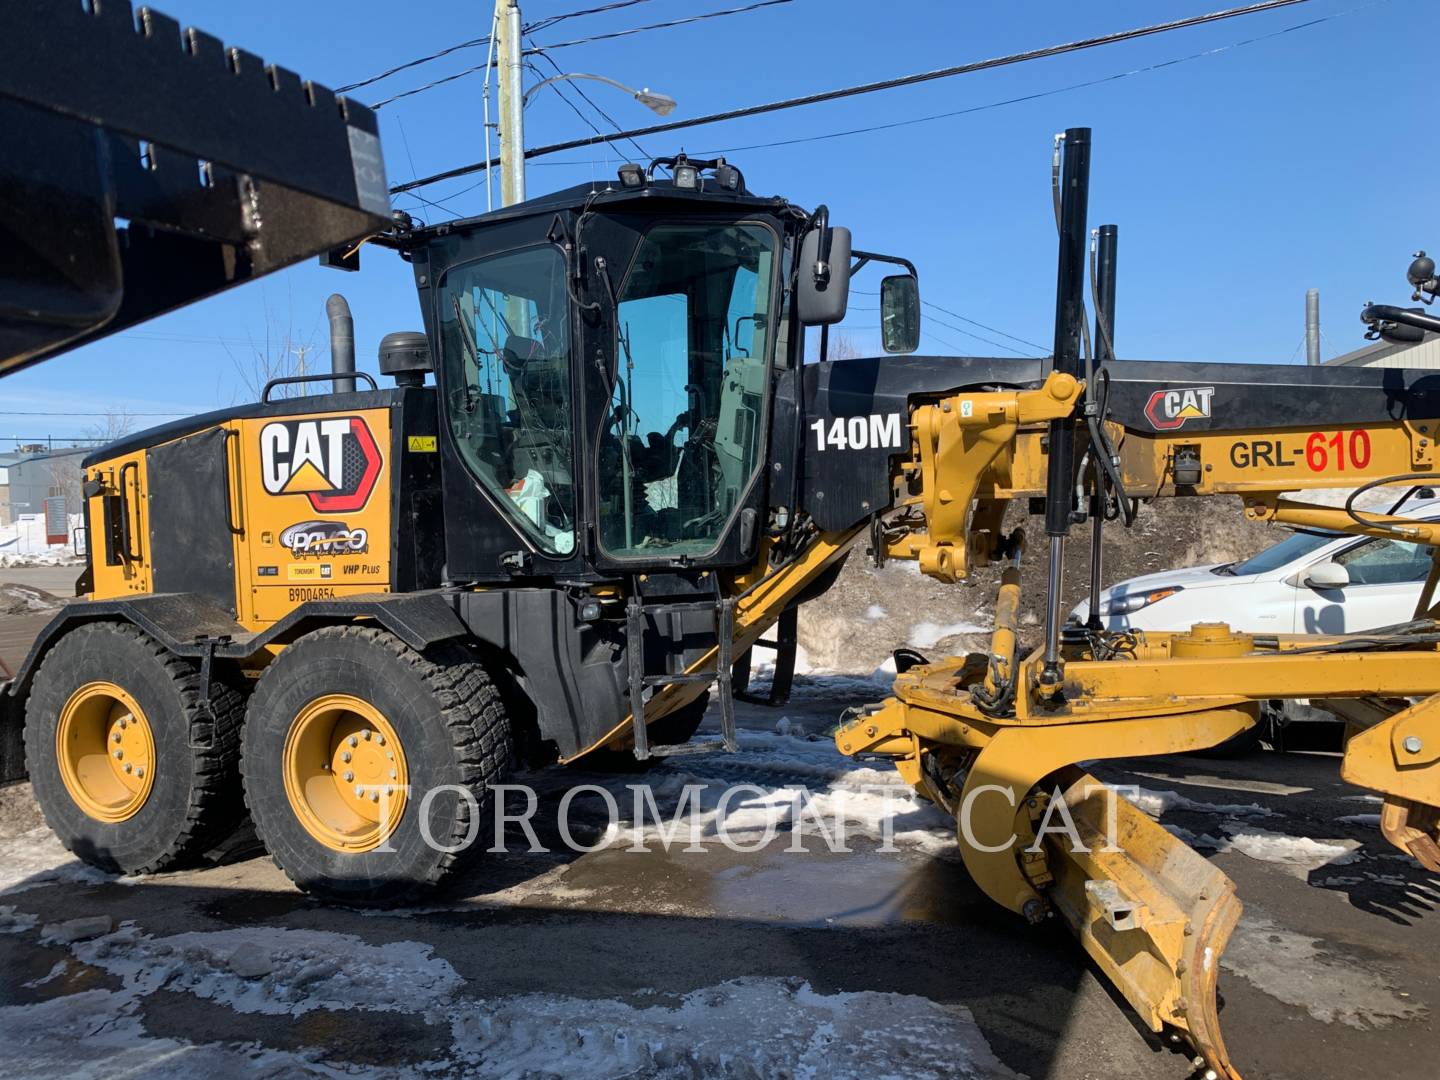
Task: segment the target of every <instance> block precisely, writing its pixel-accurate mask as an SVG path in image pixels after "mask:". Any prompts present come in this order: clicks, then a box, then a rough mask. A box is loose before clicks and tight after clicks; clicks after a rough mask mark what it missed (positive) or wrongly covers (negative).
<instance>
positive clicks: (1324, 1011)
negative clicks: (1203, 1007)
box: [1220, 909, 1428, 1029]
mask: <svg viewBox="0 0 1440 1080" xmlns="http://www.w3.org/2000/svg"><path fill="white" fill-rule="evenodd" d="M1220 965H1221V966H1222V967H1224V968H1225V969H1226V970H1227V971H1231V972H1233V973H1234V974H1236V975H1239V976H1240V977H1241V978H1242V979H1245V980H1246V981H1247V982H1249V983H1251V984H1252V985H1254V987H1255V988H1256V989H1257V990H1260V991H1262V992H1264V993H1266V994H1269V995H1270V996H1271V997H1274V998H1279V999H1280V1000H1281V1001H1283V1002H1285V1003H1286V1004H1288V1005H1295V1006H1298V1007H1299V1008H1302V1009H1304V1010H1305V1011H1306V1012H1308V1013H1309V1014H1310V1015H1311V1016H1313V1017H1314V1018H1315V1019H1316V1020H1320V1021H1322V1022H1324V1023H1327V1024H1334V1023H1341V1024H1344V1025H1346V1026H1347V1027H1353V1028H1361V1029H1363V1028H1375V1027H1385V1026H1386V1025H1388V1024H1390V1023H1391V1022H1393V1021H1395V1020H1413V1019H1417V1018H1419V1017H1423V1016H1425V1015H1426V1013H1427V1012H1428V1010H1427V1009H1426V1007H1425V1006H1424V1005H1423V1004H1421V1003H1420V1002H1418V1001H1416V1000H1414V999H1413V998H1411V997H1410V996H1409V995H1408V993H1407V992H1406V991H1405V990H1403V989H1401V988H1399V987H1397V986H1395V985H1394V979H1393V977H1392V976H1391V975H1390V974H1389V973H1388V972H1387V971H1386V969H1385V968H1384V966H1383V965H1380V964H1377V963H1375V961H1374V960H1373V959H1371V958H1369V957H1365V958H1361V957H1354V956H1346V955H1344V954H1342V953H1340V952H1338V951H1332V950H1331V948H1330V947H1328V946H1326V945H1325V944H1324V943H1323V942H1322V941H1321V940H1320V939H1319V938H1312V937H1307V936H1306V935H1304V934H1298V933H1296V932H1294V931H1293V930H1287V929H1285V928H1284V927H1282V926H1280V925H1279V924H1278V923H1276V922H1274V921H1273V920H1272V919H1269V918H1267V917H1266V916H1265V915H1263V914H1261V913H1259V912H1257V911H1254V910H1252V909H1246V912H1245V915H1244V916H1243V917H1242V918H1241V920H1240V925H1239V926H1238V927H1237V928H1236V930H1235V934H1234V936H1233V937H1231V939H1230V946H1229V948H1227V949H1226V950H1225V955H1224V956H1223V957H1222V958H1221V960H1220Z"/></svg>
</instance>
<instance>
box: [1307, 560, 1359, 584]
mask: <svg viewBox="0 0 1440 1080" xmlns="http://www.w3.org/2000/svg"><path fill="white" fill-rule="evenodd" d="M1303 580H1304V583H1305V584H1306V585H1308V586H1310V588H1312V589H1343V588H1345V586H1346V585H1349V584H1350V571H1349V570H1346V569H1345V567H1343V566H1341V565H1340V564H1339V563H1337V562H1322V563H1316V564H1315V565H1314V566H1312V567H1310V569H1309V570H1307V571H1305V577H1304V579H1303Z"/></svg>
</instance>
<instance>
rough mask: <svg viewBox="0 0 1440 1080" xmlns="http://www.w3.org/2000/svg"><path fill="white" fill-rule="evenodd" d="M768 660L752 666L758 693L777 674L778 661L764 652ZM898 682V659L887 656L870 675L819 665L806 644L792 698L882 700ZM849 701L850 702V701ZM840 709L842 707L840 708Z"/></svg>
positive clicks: (799, 653) (798, 657)
mask: <svg viewBox="0 0 1440 1080" xmlns="http://www.w3.org/2000/svg"><path fill="white" fill-rule="evenodd" d="M759 655H761V656H766V657H767V659H763V660H761V659H758V658H757V659H756V660H755V662H754V663H753V665H752V666H751V669H750V677H751V686H750V689H751V690H752V691H753V692H755V693H765V692H766V691H767V690H768V689H769V683H770V680H771V679H772V678H774V675H775V662H774V660H773V659H771V658H769V657H773V654H771V653H761V654H759ZM894 682H895V658H894V657H891V656H887V657H886V658H885V660H884V662H883V663H881V665H880V666H879V667H877V668H876V669H875V670H874V671H873V672H871V673H870V674H869V675H863V674H856V673H855V672H850V671H837V670H835V669H833V668H828V667H820V666H817V665H815V664H814V663H813V662H812V661H811V659H810V654H809V653H808V652H806V651H805V646H803V645H796V646H795V682H794V684H793V685H792V686H791V688H790V700H792V701H796V702H801V701H816V700H822V699H827V698H835V699H837V700H839V699H841V698H846V697H849V698H854V697H859V698H860V699H861V700H864V701H878V700H879V699H880V698H882V697H884V696H885V695H886V694H888V693H889V691H890V687H891V686H892V685H893V684H894ZM847 704H849V702H847ZM836 711H837V712H838V711H839V710H838V707H837V710H836Z"/></svg>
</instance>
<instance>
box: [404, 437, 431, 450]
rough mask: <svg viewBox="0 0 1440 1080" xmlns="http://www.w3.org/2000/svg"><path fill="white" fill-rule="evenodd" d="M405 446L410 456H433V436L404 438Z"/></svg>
mask: <svg viewBox="0 0 1440 1080" xmlns="http://www.w3.org/2000/svg"><path fill="white" fill-rule="evenodd" d="M405 445H406V447H407V448H408V449H409V450H410V452H411V453H412V454H433V453H435V436H434V435H409V436H406V439H405Z"/></svg>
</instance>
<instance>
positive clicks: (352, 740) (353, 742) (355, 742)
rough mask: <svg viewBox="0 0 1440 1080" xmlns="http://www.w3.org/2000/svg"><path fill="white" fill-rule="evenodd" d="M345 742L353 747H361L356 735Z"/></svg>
mask: <svg viewBox="0 0 1440 1080" xmlns="http://www.w3.org/2000/svg"><path fill="white" fill-rule="evenodd" d="M345 741H346V742H347V743H349V744H350V745H351V746H359V745H360V740H359V739H357V738H355V736H354V735H351V736H350V738H348V739H346V740H345Z"/></svg>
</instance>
